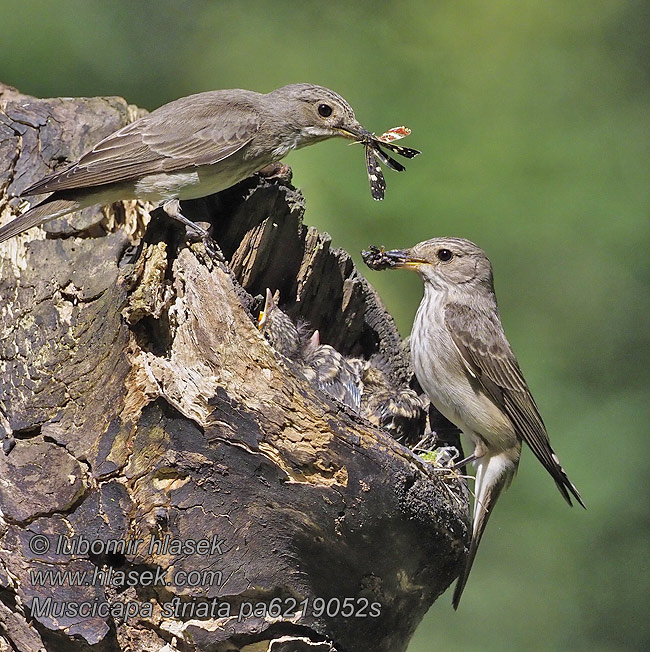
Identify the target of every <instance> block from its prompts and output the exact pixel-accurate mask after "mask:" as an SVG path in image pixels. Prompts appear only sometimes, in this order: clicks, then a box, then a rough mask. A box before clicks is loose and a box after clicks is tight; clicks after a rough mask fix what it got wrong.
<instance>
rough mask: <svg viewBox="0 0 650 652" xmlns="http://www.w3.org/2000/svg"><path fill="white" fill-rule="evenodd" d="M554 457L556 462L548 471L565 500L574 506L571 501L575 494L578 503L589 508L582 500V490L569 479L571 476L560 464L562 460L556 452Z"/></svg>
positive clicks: (553, 454)
mask: <svg viewBox="0 0 650 652" xmlns="http://www.w3.org/2000/svg"><path fill="white" fill-rule="evenodd" d="M552 458H553V461H554V462H555V464H554V465H553V467H552V468H551V469H548V471H549V473H550V474H551V475H552V476H553V480H555V484H556V485H557V488H558V489H559V490H560V493H561V494H562V496H563V497H564V500H566V501H567V503H569V505H571V507H573V503H572V502H571V495H573V497H574V498H575V499H576V500H577V501H578V503H579V504H580V505H581V506H582V507H584V508H585V509H587V506H586V505H585V503H584V501H583V500H582V496H581V495H580V492H579V491H578V490H577V489H576V487H575V485H574V484H573V482H571V480H569V476H568V475H567V474H566V471H565V470H564V468H563V467H562V465H561V464H560V460H559V459H558V456H557V455H556V454H555V453H552ZM545 466H546V465H545Z"/></svg>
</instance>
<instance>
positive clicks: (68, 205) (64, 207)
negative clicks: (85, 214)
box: [0, 198, 81, 242]
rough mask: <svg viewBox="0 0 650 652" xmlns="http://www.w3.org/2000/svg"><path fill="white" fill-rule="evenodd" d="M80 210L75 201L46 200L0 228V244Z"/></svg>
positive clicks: (78, 203) (78, 202)
mask: <svg viewBox="0 0 650 652" xmlns="http://www.w3.org/2000/svg"><path fill="white" fill-rule="evenodd" d="M79 208H81V202H80V201H78V200H76V199H49V198H48V199H46V200H45V201H43V202H41V203H40V204H37V205H36V206H34V207H33V208H30V209H29V210H28V211H27V212H26V213H23V214H22V215H19V216H18V217H17V218H16V219H14V220H12V221H11V222H9V223H8V224H5V225H4V226H3V227H1V228H0V242H4V241H5V240H9V238H13V237H14V236H16V235H20V234H21V233H23V232H24V231H27V230H28V229H31V228H32V227H34V226H40V225H42V224H45V223H46V222H49V221H50V220H53V219H55V218H57V217H61V216H62V215H67V214H68V213H72V212H73V211H76V210H78V209H79Z"/></svg>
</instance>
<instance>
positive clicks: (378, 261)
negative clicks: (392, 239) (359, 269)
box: [361, 246, 427, 271]
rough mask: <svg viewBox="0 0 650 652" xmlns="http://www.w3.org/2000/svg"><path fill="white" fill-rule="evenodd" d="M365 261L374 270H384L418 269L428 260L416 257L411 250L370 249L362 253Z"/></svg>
mask: <svg viewBox="0 0 650 652" xmlns="http://www.w3.org/2000/svg"><path fill="white" fill-rule="evenodd" d="M361 256H362V258H363V261H364V262H365V263H366V265H368V267H370V269H374V270H378V271H379V270H382V269H418V268H419V267H420V265H424V264H426V262H427V261H426V260H424V259H423V258H418V257H417V256H414V255H413V253H412V250H411V249H390V250H389V251H386V250H385V249H384V248H383V247H381V248H379V247H373V246H371V247H369V248H368V249H366V250H365V251H362V252H361Z"/></svg>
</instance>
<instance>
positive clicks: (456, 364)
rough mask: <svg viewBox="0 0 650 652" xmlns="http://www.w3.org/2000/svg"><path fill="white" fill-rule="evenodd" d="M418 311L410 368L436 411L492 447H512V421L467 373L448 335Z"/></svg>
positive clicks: (477, 441) (471, 435)
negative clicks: (411, 367) (412, 368)
mask: <svg viewBox="0 0 650 652" xmlns="http://www.w3.org/2000/svg"><path fill="white" fill-rule="evenodd" d="M424 319H425V318H424V317H423V315H421V314H420V311H418V315H416V320H415V324H414V328H413V333H412V334H411V357H412V360H413V367H414V370H415V374H416V376H417V378H418V381H419V383H420V385H421V386H422V389H423V390H424V391H425V393H426V394H427V396H428V397H429V400H430V401H431V403H433V405H434V406H435V407H436V409H437V410H439V412H440V413H441V414H442V415H443V416H444V417H446V418H447V419H449V421H451V422H452V423H453V424H454V425H455V426H457V427H458V428H460V430H462V431H463V432H464V433H465V434H467V435H469V436H470V437H471V438H472V440H473V441H474V443H475V445H476V444H479V442H480V439H485V440H487V441H489V442H490V444H491V446H492V447H498V448H503V449H507V448H511V447H513V446H516V445H517V442H518V438H517V435H516V432H515V430H514V427H513V425H512V422H511V421H510V419H509V418H508V417H507V416H506V415H505V414H504V413H503V412H502V410H501V409H500V408H499V407H498V406H497V405H496V404H495V403H494V402H493V401H492V399H491V398H490V397H489V396H488V395H487V394H486V393H485V392H484V391H483V389H482V388H481V385H480V384H479V383H478V381H476V380H475V379H473V378H472V377H471V376H470V375H469V374H468V372H467V370H466V368H465V365H464V363H463V360H462V358H461V355H460V353H459V351H458V349H457V348H456V345H455V344H454V342H453V340H452V338H451V335H450V334H449V333H448V331H447V330H446V327H445V326H444V324H443V323H442V317H441V316H438V319H440V321H439V322H438V321H437V320H436V321H437V323H433V322H432V320H431V319H430V315H427V321H426V322H425V321H424Z"/></svg>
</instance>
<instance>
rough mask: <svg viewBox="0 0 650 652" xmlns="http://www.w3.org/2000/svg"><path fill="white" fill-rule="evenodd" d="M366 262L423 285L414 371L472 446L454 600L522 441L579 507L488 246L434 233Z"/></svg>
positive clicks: (373, 254)
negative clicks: (502, 300)
mask: <svg viewBox="0 0 650 652" xmlns="http://www.w3.org/2000/svg"><path fill="white" fill-rule="evenodd" d="M364 260H365V261H366V263H367V264H368V265H369V266H370V267H371V268H373V269H386V268H389V269H394V268H407V269H413V270H415V271H417V272H418V273H419V275H420V277H421V278H422V280H423V282H424V297H423V299H422V302H421V303H420V307H419V308H418V311H417V314H416V316H415V321H414V323H413V330H412V332H411V357H412V360H413V367H414V370H415V375H416V377H417V379H418V382H419V383H420V385H421V387H422V389H423V390H424V392H425V393H426V394H427V396H428V397H429V400H430V401H431V402H432V403H433V405H434V406H435V407H436V408H437V409H438V410H439V411H440V412H441V413H442V414H443V415H444V416H445V417H446V418H447V419H449V421H451V422H452V423H453V424H455V425H456V426H457V427H458V428H460V430H462V431H463V432H464V433H465V434H467V435H469V437H470V439H471V440H472V443H473V444H474V452H473V454H472V455H471V456H470V457H469V458H467V459H466V460H463V461H462V462H459V463H458V464H457V465H456V466H462V465H463V464H465V463H466V462H469V461H473V462H474V464H475V466H476V481H475V486H474V494H475V498H474V522H473V526H472V539H471V542H470V548H469V554H468V557H467V561H466V563H465V567H464V569H463V571H462V573H461V575H460V577H459V579H458V583H457V584H456V588H455V591H454V596H453V606H454V608H455V609H456V608H458V604H459V602H460V598H461V596H462V593H463V589H464V588H465V584H466V583H467V578H468V577H469V573H470V571H471V569H472V564H473V563H474V558H475V557H476V552H477V550H478V546H479V543H480V542H481V537H482V536H483V532H484V531H485V526H486V525H487V522H488V519H489V517H490V515H491V513H492V510H493V508H494V505H495V503H496V501H497V499H498V498H499V495H500V494H501V491H502V490H503V489H506V488H507V487H508V486H509V485H510V483H511V481H512V479H513V477H514V476H515V473H516V471H517V467H518V465H519V458H520V455H521V444H522V442H526V444H527V445H528V446H529V447H530V449H531V450H532V451H533V453H534V454H535V456H536V457H537V459H538V460H539V461H540V462H541V463H542V465H543V466H544V468H545V469H546V470H547V471H548V472H549V474H550V475H551V477H552V478H553V480H555V484H556V485H557V487H558V489H559V490H560V493H561V494H562V496H563V497H564V498H565V500H566V501H567V502H568V503H569V505H572V502H571V497H572V496H573V498H574V499H575V500H577V501H578V503H580V505H582V506H583V507H585V504H584V503H583V501H582V498H581V497H580V494H579V493H578V490H577V489H576V488H575V487H574V486H573V484H572V483H571V482H570V480H569V478H568V477H567V474H566V472H565V471H564V469H563V468H562V466H561V465H560V461H559V460H558V457H557V455H556V454H555V452H554V451H553V449H552V448H551V444H550V441H549V438H548V434H547V432H546V427H545V426H544V422H543V421H542V417H541V415H540V413H539V410H538V409H537V405H536V404H535V401H534V399H533V397H532V394H531V393H530V390H529V389H528V385H527V384H526V381H525V380H524V377H523V374H522V372H521V369H520V368H519V363H518V362H517V359H516V357H515V354H514V353H513V352H512V348H511V347H510V343H509V342H508V340H507V339H506V336H505V333H504V330H503V326H502V325H501V319H500V317H499V310H498V308H497V300H496V296H495V293H494V283H493V278H492V265H491V263H490V260H489V259H488V257H487V255H486V254H485V252H484V251H483V250H482V249H480V248H479V247H478V246H476V245H475V244H474V243H473V242H470V241H469V240H465V239H462V238H433V239H432V240H427V241H425V242H420V243H419V244H417V245H415V246H414V247H411V248H410V249H403V250H398V249H395V250H391V251H384V250H383V249H382V250H380V249H377V248H376V247H372V248H370V249H369V250H368V251H365V252H364Z"/></svg>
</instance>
